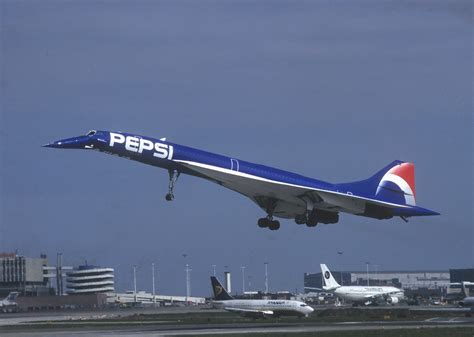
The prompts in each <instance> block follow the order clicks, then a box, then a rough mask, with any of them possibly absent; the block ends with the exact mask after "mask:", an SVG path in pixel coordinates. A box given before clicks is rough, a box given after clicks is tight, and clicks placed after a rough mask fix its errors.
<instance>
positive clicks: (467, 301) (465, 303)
mask: <svg viewBox="0 0 474 337" xmlns="http://www.w3.org/2000/svg"><path fill="white" fill-rule="evenodd" d="M459 306H461V307H474V296H468V297H464V299H463V300H462V301H461V302H459Z"/></svg>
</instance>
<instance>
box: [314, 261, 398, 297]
mask: <svg viewBox="0 0 474 337" xmlns="http://www.w3.org/2000/svg"><path fill="white" fill-rule="evenodd" d="M321 272H322V274H323V280H324V285H323V289H324V290H325V291H329V292H332V293H334V295H336V296H337V297H340V298H344V299H346V300H350V301H352V302H353V303H354V304H356V305H357V304H363V305H369V304H376V303H377V302H380V301H385V302H387V303H389V304H396V303H399V302H400V301H401V300H403V299H404V298H405V293H404V291H403V290H402V289H398V288H395V287H369V286H367V287H365V286H341V285H340V284H339V283H337V281H336V280H335V279H334V277H333V276H332V273H331V272H330V271H329V268H328V267H327V266H326V265H325V264H321Z"/></svg>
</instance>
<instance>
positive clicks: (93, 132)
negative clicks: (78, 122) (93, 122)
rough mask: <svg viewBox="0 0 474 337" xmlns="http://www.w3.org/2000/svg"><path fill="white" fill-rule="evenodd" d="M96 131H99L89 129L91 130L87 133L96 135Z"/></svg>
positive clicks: (90, 135)
mask: <svg viewBox="0 0 474 337" xmlns="http://www.w3.org/2000/svg"><path fill="white" fill-rule="evenodd" d="M96 133H97V131H95V130H91V131H89V132H88V133H87V136H89V137H92V136H93V135H95V134H96Z"/></svg>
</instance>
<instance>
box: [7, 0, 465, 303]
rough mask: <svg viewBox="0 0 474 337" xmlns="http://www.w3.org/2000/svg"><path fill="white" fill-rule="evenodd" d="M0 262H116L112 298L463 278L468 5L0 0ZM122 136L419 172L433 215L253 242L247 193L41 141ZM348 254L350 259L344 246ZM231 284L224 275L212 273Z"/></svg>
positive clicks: (347, 223)
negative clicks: (21, 258)
mask: <svg viewBox="0 0 474 337" xmlns="http://www.w3.org/2000/svg"><path fill="white" fill-rule="evenodd" d="M0 10H1V19H0V22H1V33H0V34H1V40H0V41H1V58H0V64H1V67H2V68H1V90H0V109H1V110H0V111H1V114H0V118H1V119H0V132H1V134H0V137H1V138H0V154H1V171H0V173H1V174H0V178H1V179H0V183H1V185H0V192H1V200H0V201H1V203H0V250H6V251H12V250H18V251H19V252H20V253H21V254H25V255H31V256H36V255H39V254H40V253H41V252H44V253H47V254H49V256H50V259H51V262H54V259H55V254H56V252H58V251H60V252H63V255H64V258H65V262H66V263H67V264H72V265H77V264H80V263H82V262H84V260H87V261H88V262H89V263H94V264H98V265H102V266H111V267H114V268H116V281H117V288H118V289H119V290H125V289H130V288H131V280H132V278H131V266H132V265H133V264H137V265H138V266H139V268H138V286H139V288H140V289H151V266H150V264H151V262H155V263H157V265H158V272H159V279H158V289H159V291H160V292H162V293H167V294H184V292H185V279H184V276H185V275H184V263H185V261H184V258H183V256H182V254H184V253H185V254H187V258H186V260H187V262H188V263H190V265H191V267H192V273H191V274H192V293H193V294H196V295H203V296H207V295H210V285H209V279H208V276H209V275H210V274H211V272H212V264H216V265H217V271H218V273H219V275H220V276H221V275H222V273H223V271H224V269H225V266H228V267H227V268H228V270H230V271H231V272H232V273H233V275H234V277H233V281H234V288H235V289H236V290H237V291H240V289H241V285H240V284H241V281H240V280H241V278H240V277H241V276H240V267H241V266H246V274H247V276H250V280H249V279H247V281H246V282H248V281H250V282H251V288H252V289H253V290H257V289H263V288H264V265H263V263H264V262H265V261H268V262H269V275H270V289H271V290H294V289H295V288H298V289H300V290H301V288H302V284H303V273H304V272H315V271H318V265H319V263H321V262H324V263H327V264H328V265H329V266H330V267H332V268H334V269H338V268H340V267H342V268H345V269H350V270H357V269H362V270H363V269H365V262H366V261H370V262H371V263H373V264H377V265H379V270H390V269H442V270H447V269H448V268H454V267H473V261H474V256H473V255H474V253H473V244H472V242H473V239H474V237H473V229H472V225H473V214H472V205H473V195H472V167H473V162H472V153H473V151H472V131H473V130H472V127H473V124H472V3H471V2H468V1H466V2H465V1H453V2H450V3H449V4H448V3H445V2H443V1H433V2H429V3H427V2H424V1H419V2H418V1H410V2H408V1H407V2H403V1H402V2H400V1H397V2H392V1H382V2H380V1H363V2H358V3H357V4H353V3H351V2H345V1H340V2H333V1H314V2H310V1H309V2H306V1H291V2H290V1H287V2H286V1H276V2H253V1H243V2H237V1H236V2H234V1H200V2H193V1H189V2H181V1H178V2H176V1H168V2H153V1H136V2H135V1H134V2H132V1H121V2H114V3H111V2H107V1H81V2H79V1H78V2H63V1H42V2H26V1H5V0H4V1H1V2H0ZM90 129H102V130H121V131H128V132H132V133H133V132H134V133H139V134H144V135H148V136H152V137H156V138H161V137H167V138H168V139H169V140H171V141H173V142H176V143H178V144H184V145H188V146H192V147H196V148H201V149H206V150H208V151H211V152H217V153H222V154H226V155H232V156H234V157H237V158H241V159H245V160H249V161H253V162H258V163H262V164H267V165H270V166H274V167H278V168H282V169H285V170H289V171H293V172H297V173H300V174H303V175H307V176H310V177H314V178H317V179H321V180H326V181H330V182H345V181H353V180H358V179H362V178H365V177H368V176H370V175H371V174H373V173H374V172H375V171H377V170H378V169H380V168H381V167H383V166H385V165H386V164H387V163H389V162H391V161H392V160H394V159H401V160H407V161H413V162H415V166H416V189H417V203H418V205H420V206H422V207H427V208H430V209H433V210H436V211H439V212H440V213H442V215H441V216H439V217H428V218H420V219H413V220H410V222H409V223H405V222H403V221H402V220H401V219H391V220H387V221H377V220H372V219H366V218H361V217H355V216H351V215H343V216H341V221H340V223H338V224H335V225H322V226H318V227H316V228H315V229H314V228H306V227H302V226H297V225H296V224H295V223H294V222H291V221H282V228H281V229H280V230H279V231H277V232H270V231H267V230H262V229H260V228H258V227H257V225H256V220H257V219H258V218H259V217H261V216H262V215H263V214H262V211H261V210H260V209H259V208H258V207H256V205H254V204H253V203H252V202H250V201H249V200H247V199H245V198H243V197H241V196H240V195H238V194H236V193H233V192H231V191H228V190H225V189H222V188H220V187H219V186H217V185H214V184H209V183H208V182H206V181H203V180H199V179H197V178H192V177H186V176H183V177H181V178H180V180H179V183H178V186H177V188H176V199H175V201H174V202H173V203H167V202H166V201H165V200H164V195H165V193H166V191H167V184H168V182H167V172H166V171H163V170H159V169H156V168H154V167H151V166H145V165H142V164H138V163H134V162H131V161H126V160H122V159H119V158H115V157H110V156H105V155H104V154H100V153H95V152H93V153H91V152H86V151H59V150H52V149H46V148H42V147H40V145H42V144H44V143H47V142H50V141H52V140H56V139H61V138H66V137H70V136H75V135H79V134H83V133H85V132H87V131H88V130H90ZM341 250H342V251H344V254H343V255H342V256H338V255H337V251H341ZM221 278H222V276H221Z"/></svg>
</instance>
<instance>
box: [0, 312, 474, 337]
mask: <svg viewBox="0 0 474 337" xmlns="http://www.w3.org/2000/svg"><path fill="white" fill-rule="evenodd" d="M332 308H334V307H332ZM391 308H392V309H393V307H390V308H387V309H391ZM326 309H327V308H326ZM442 309H447V311H451V312H453V309H455V312H456V314H455V317H451V316H448V317H442ZM457 309H458V308H438V307H417V308H414V310H430V311H432V312H433V317H431V318H428V319H424V320H418V321H417V320H415V321H364V322H356V321H354V322H333V323H326V322H314V321H308V320H307V321H305V319H301V320H298V321H294V322H289V323H288V322H275V321H274V322H271V321H266V320H262V321H255V322H250V323H249V322H242V323H212V324H180V323H179V317H184V316H185V315H186V314H187V313H208V314H209V315H211V316H212V315H215V314H222V313H224V311H220V310H215V309H210V308H204V309H203V308H202V307H170V308H156V309H153V308H151V309H122V310H105V311H84V312H71V311H66V312H32V313H12V314H2V315H0V335H1V336H8V337H10V336H25V337H26V336H58V337H61V336H82V337H84V336H109V337H110V336H122V337H125V336H145V337H148V336H177V335H180V336H186V335H224V334H231V333H238V334H247V333H255V334H258V333H267V334H268V333H294V334H297V333H303V332H310V333H317V332H326V331H356V330H387V329H418V328H431V327H443V328H455V327H464V328H466V327H467V328H469V329H472V331H473V334H474V317H469V316H471V315H466V313H467V311H465V310H464V311H461V310H457ZM317 310H324V308H317ZM362 310H371V309H370V308H367V309H362ZM410 310H412V308H410ZM457 313H459V315H458V314H457ZM147 314H152V315H157V316H155V317H158V318H159V314H174V315H176V317H177V321H176V324H175V323H171V322H170V321H169V320H168V321H162V322H160V321H159V320H153V321H152V322H149V321H148V322H146V320H144V321H140V319H138V320H135V321H133V322H130V321H125V320H124V321H122V318H126V317H132V316H135V318H136V317H137V316H138V317H141V316H140V315H144V317H146V315H147ZM181 315H182V316H181ZM158 318H157V319H158ZM109 319H114V320H115V321H114V322H112V323H110V322H108V321H107V320H109ZM104 320H105V321H104ZM103 323H106V324H103ZM142 323H144V324H142ZM145 323H146V324H145ZM32 324H33V327H32V326H31V325H32ZM38 324H39V325H40V328H37V327H38ZM71 324H72V325H74V326H71ZM68 325H69V326H68ZM35 326H36V328H35Z"/></svg>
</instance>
